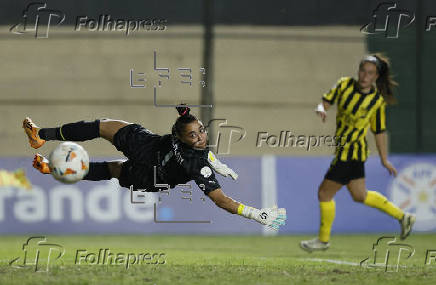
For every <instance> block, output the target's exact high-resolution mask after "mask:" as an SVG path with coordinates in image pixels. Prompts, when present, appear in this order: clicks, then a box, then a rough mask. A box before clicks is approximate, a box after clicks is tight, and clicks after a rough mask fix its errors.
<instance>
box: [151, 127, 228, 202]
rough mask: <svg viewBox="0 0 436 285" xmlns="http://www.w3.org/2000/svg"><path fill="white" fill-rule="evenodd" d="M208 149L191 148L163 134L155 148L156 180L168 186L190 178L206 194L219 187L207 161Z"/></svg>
mask: <svg viewBox="0 0 436 285" xmlns="http://www.w3.org/2000/svg"><path fill="white" fill-rule="evenodd" d="M208 154H209V149H208V148H206V149H204V150H200V149H193V148H191V147H189V146H187V145H185V144H184V143H182V142H181V141H180V140H178V139H176V138H175V137H174V136H172V135H164V136H162V137H161V138H160V141H159V143H158V145H157V149H156V157H157V164H158V166H157V177H158V179H157V181H162V182H163V183H166V184H169V185H170V188H173V187H175V186H176V185H177V184H184V183H186V182H188V181H190V180H194V181H195V183H196V184H197V185H198V187H200V189H201V190H203V191H204V192H205V193H206V194H207V193H209V192H210V191H212V190H215V189H217V188H220V187H221V186H220V185H219V183H218V181H217V180H216V178H215V173H214V171H213V170H212V168H211V167H210V165H209V162H208V159H207V158H208Z"/></svg>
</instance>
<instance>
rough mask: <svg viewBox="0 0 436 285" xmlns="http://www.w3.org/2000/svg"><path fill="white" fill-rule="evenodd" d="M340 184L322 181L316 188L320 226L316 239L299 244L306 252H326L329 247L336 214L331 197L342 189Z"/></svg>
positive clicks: (326, 180) (327, 180)
mask: <svg viewBox="0 0 436 285" xmlns="http://www.w3.org/2000/svg"><path fill="white" fill-rule="evenodd" d="M342 186H343V185H342V184H340V183H338V182H335V181H333V180H329V179H324V180H323V181H322V182H321V185H320V186H319V188H318V200H319V208H320V214H321V225H320V228H319V235H318V237H317V238H314V239H311V240H304V241H301V242H300V247H301V248H302V249H304V250H305V251H307V252H312V251H315V250H326V249H328V248H329V247H330V243H329V240H330V230H331V227H332V225H333V221H334V219H335V213H336V204H335V201H334V200H333V197H334V196H335V195H336V192H338V191H339V190H340V189H341V188H342Z"/></svg>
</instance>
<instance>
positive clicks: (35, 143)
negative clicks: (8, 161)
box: [23, 117, 45, 149]
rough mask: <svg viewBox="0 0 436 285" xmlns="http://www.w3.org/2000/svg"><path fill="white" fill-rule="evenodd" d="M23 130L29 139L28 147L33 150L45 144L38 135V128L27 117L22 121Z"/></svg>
mask: <svg viewBox="0 0 436 285" xmlns="http://www.w3.org/2000/svg"><path fill="white" fill-rule="evenodd" d="M23 129H24V132H25V133H26V135H27V137H28V138H29V143H30V146H31V147H33V148H35V149H36V148H40V147H41V146H42V145H43V144H45V140H43V139H41V138H40V137H39V135H38V131H39V127H38V126H37V125H35V123H34V122H32V120H31V119H30V118H29V117H26V118H25V119H24V121H23Z"/></svg>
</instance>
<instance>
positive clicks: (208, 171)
mask: <svg viewBox="0 0 436 285" xmlns="http://www.w3.org/2000/svg"><path fill="white" fill-rule="evenodd" d="M200 173H201V175H203V177H204V178H208V177H209V176H211V175H212V169H210V168H209V167H208V166H204V167H203V168H202V169H201V170H200Z"/></svg>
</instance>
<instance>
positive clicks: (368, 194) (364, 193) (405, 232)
mask: <svg viewBox="0 0 436 285" xmlns="http://www.w3.org/2000/svg"><path fill="white" fill-rule="evenodd" d="M347 188H348V191H350V194H351V196H352V197H353V200H354V201H355V202H360V203H364V204H365V205H367V206H370V207H373V208H376V209H379V210H380V211H382V212H384V213H386V214H388V215H389V216H391V217H393V218H395V219H397V220H398V221H399V222H400V225H401V234H400V238H401V239H405V238H406V237H408V236H409V234H410V232H411V231H412V226H413V224H414V223H415V219H416V218H415V216H414V215H412V214H410V213H404V211H403V210H401V209H400V208H398V207H397V206H396V205H394V204H393V203H392V202H390V201H389V200H388V199H387V198H386V197H385V196H383V195H382V194H381V193H379V192H376V191H370V190H367V189H366V185H365V178H359V179H354V180H351V181H350V182H349V183H348V185H347Z"/></svg>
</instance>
